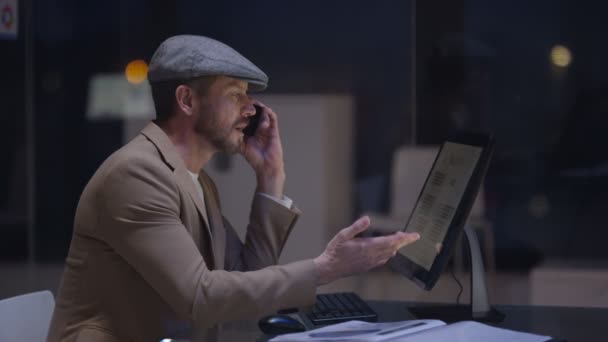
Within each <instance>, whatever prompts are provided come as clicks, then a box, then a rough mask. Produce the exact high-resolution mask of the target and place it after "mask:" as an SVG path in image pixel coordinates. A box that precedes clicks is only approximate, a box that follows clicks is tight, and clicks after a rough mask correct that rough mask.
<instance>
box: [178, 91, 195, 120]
mask: <svg viewBox="0 0 608 342" xmlns="http://www.w3.org/2000/svg"><path fill="white" fill-rule="evenodd" d="M193 95H194V90H193V89H192V88H190V87H188V86H187V85H184V84H180V85H179V86H177V88H175V102H176V103H177V106H178V107H179V109H180V110H181V111H182V112H184V113H185V114H186V115H188V116H192V113H193V110H192V105H193V98H194V96H193Z"/></svg>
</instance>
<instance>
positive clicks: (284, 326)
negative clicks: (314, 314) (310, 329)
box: [258, 315, 306, 335]
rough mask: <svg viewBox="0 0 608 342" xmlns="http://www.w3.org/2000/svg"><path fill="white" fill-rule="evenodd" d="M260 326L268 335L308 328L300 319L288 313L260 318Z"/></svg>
mask: <svg viewBox="0 0 608 342" xmlns="http://www.w3.org/2000/svg"><path fill="white" fill-rule="evenodd" d="M258 326H259V327H260V330H262V332H263V333H265V334H267V335H280V334H289V333H295V332H301V331H305V330H306V327H305V326H304V325H303V324H302V323H300V321H298V320H297V319H295V318H293V317H290V316H286V315H272V316H266V317H264V318H262V319H260V321H259V322H258Z"/></svg>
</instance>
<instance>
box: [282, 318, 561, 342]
mask: <svg viewBox="0 0 608 342" xmlns="http://www.w3.org/2000/svg"><path fill="white" fill-rule="evenodd" d="M550 339H551V337H549V336H541V335H535V334H529V333H523V332H518V331H513V330H508V329H501V328H495V327H492V326H489V325H485V324H482V323H477V322H472V321H465V322H458V323H454V324H450V325H446V324H445V323H444V322H442V321H438V320H410V321H401V322H391V323H368V322H362V321H349V322H344V323H340V324H335V325H330V326H327V327H323V328H320V329H315V330H310V331H305V332H301V333H295V334H286V335H280V336H277V337H275V338H273V339H271V340H270V341H271V342H304V341H324V342H329V341H342V342H345V341H353V342H356V341H404V342H431V341H432V342H436V341H450V342H477V341H483V342H486V341H493V342H507V341H508V342H543V341H547V340H550Z"/></svg>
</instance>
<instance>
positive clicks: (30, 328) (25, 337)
mask: <svg viewBox="0 0 608 342" xmlns="http://www.w3.org/2000/svg"><path fill="white" fill-rule="evenodd" d="M54 307H55V299H54V297H53V294H52V293H51V292H50V291H40V292H33V293H28V294H24V295H20V296H16V297H11V298H7V299H2V300H0V341H28V342H44V341H45V340H46V337H47V334H48V330H49V324H50V323H51V316H52V315H53V309H54Z"/></svg>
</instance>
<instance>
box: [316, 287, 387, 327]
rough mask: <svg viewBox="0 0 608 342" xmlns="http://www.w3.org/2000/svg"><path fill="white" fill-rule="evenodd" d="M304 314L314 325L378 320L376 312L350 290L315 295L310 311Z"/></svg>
mask: <svg viewBox="0 0 608 342" xmlns="http://www.w3.org/2000/svg"><path fill="white" fill-rule="evenodd" d="M306 316H307V317H308V319H310V321H311V322H312V323H313V324H314V325H325V324H335V323H340V322H346V321H350V320H355V319H356V320H360V321H367V322H375V321H377V320H378V314H376V313H375V312H374V310H372V309H371V308H370V307H369V305H367V303H365V302H364V301H363V299H361V298H360V297H359V296H358V295H357V294H355V293H352V292H345V293H326V294H319V295H317V301H316V303H315V305H314V306H313V308H312V311H311V312H309V313H307V314H306Z"/></svg>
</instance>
